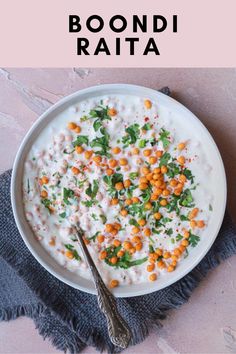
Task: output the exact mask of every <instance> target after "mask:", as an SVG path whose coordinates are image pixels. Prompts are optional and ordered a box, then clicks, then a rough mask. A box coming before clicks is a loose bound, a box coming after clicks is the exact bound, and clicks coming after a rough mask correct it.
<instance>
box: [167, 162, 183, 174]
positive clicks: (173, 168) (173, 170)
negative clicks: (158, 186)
mask: <svg viewBox="0 0 236 354" xmlns="http://www.w3.org/2000/svg"><path fill="white" fill-rule="evenodd" d="M167 167H168V171H167V173H166V174H167V176H169V177H170V178H174V177H175V176H176V175H178V174H179V173H180V168H179V166H178V165H176V164H175V163H174V162H170V163H168V165H167Z"/></svg>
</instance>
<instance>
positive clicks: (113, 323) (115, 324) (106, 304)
mask: <svg viewBox="0 0 236 354" xmlns="http://www.w3.org/2000/svg"><path fill="white" fill-rule="evenodd" d="M76 230H77V237H78V240H79V243H80V246H81V248H82V251H83V254H84V257H85V259H86V261H87V263H88V265H89V268H90V270H91V272H92V275H93V280H94V284H95V287H96V290H97V298H98V305H99V307H100V309H101V311H102V312H103V313H104V315H105V316H106V320H107V327H108V334H109V337H110V340H111V342H112V343H113V344H114V345H117V346H119V347H121V348H127V347H128V345H129V342H130V340H131V338H132V334H131V330H130V328H129V326H128V324H127V323H126V322H125V320H124V319H123V317H121V315H120V314H119V312H118V309H117V305H116V300H115V297H114V296H113V295H112V293H111V292H110V291H109V290H108V288H107V287H106V285H105V284H104V282H103V280H102V278H101V276H100V274H99V272H98V270H97V268H96V266H95V264H94V261H93V259H92V257H91V255H90V253H89V251H88V249H87V247H86V245H85V242H84V240H83V231H82V230H81V228H78V227H76Z"/></svg>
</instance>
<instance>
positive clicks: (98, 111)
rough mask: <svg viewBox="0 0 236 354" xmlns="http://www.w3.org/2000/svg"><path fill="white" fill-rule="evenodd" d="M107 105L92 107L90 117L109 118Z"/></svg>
mask: <svg viewBox="0 0 236 354" xmlns="http://www.w3.org/2000/svg"><path fill="white" fill-rule="evenodd" d="M108 110H109V107H108V106H106V107H103V106H102V105H100V106H97V107H95V108H93V109H92V110H91V111H90V112H89V115H90V118H99V119H100V120H101V121H103V120H111V117H110V116H109V114H108Z"/></svg>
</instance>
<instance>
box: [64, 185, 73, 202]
mask: <svg viewBox="0 0 236 354" xmlns="http://www.w3.org/2000/svg"><path fill="white" fill-rule="evenodd" d="M74 195H75V193H74V191H73V190H72V189H69V188H68V189H67V188H63V201H64V203H65V204H67V205H70V204H71V203H70V201H69V200H68V199H69V198H73V197H74Z"/></svg>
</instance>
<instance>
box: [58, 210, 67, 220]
mask: <svg viewBox="0 0 236 354" xmlns="http://www.w3.org/2000/svg"><path fill="white" fill-rule="evenodd" d="M59 216H60V217H61V218H62V219H65V217H66V212H65V211H64V212H63V213H61V214H59Z"/></svg>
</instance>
